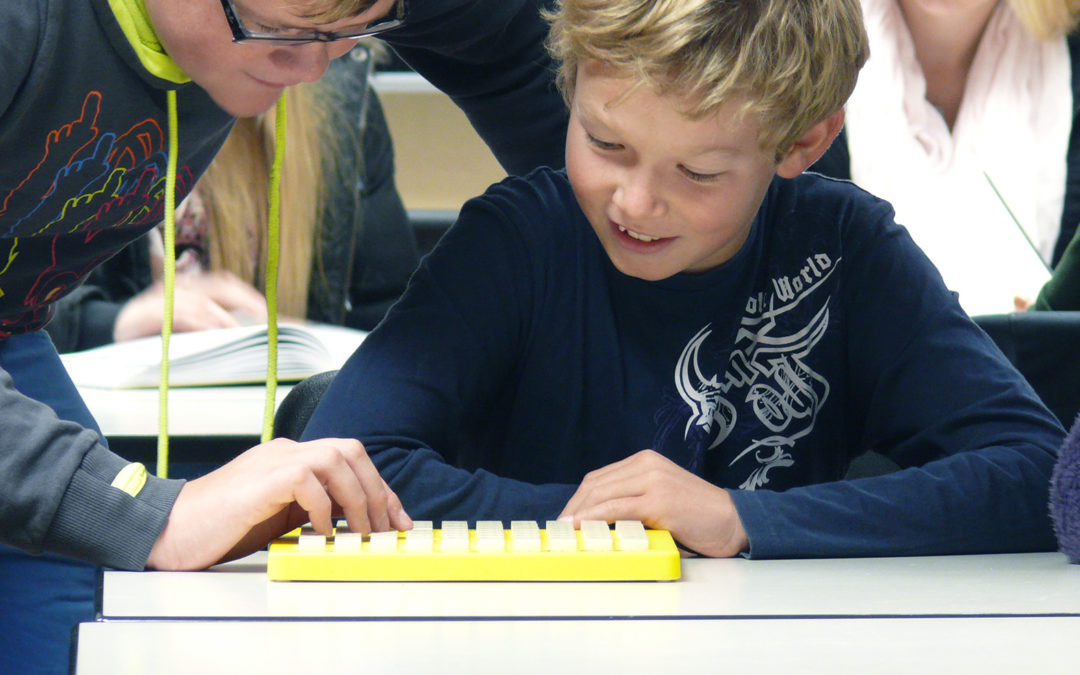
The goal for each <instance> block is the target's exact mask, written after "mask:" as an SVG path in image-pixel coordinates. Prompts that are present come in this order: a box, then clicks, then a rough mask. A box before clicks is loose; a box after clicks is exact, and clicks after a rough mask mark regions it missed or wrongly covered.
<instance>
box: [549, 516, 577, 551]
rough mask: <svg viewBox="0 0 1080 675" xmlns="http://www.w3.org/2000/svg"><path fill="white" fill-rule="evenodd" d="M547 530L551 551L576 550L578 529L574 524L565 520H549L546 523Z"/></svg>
mask: <svg viewBox="0 0 1080 675" xmlns="http://www.w3.org/2000/svg"><path fill="white" fill-rule="evenodd" d="M544 529H546V530H547V536H548V550H549V551H576V550H577V531H576V530H574V524H573V523H571V522H569V521H565V520H549V521H547V523H545V524H544Z"/></svg>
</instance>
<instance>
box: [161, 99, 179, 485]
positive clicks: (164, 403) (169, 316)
mask: <svg viewBox="0 0 1080 675" xmlns="http://www.w3.org/2000/svg"><path fill="white" fill-rule="evenodd" d="M166 104H167V107H168V111H169V158H168V162H167V165H166V167H167V168H166V170H165V228H164V229H165V232H164V237H163V239H164V245H165V265H164V277H165V278H164V286H165V306H164V309H163V312H162V318H161V377H160V379H159V380H158V445H157V475H158V476H160V477H161V478H168V477H169V338H170V337H171V336H172V326H173V292H174V290H175V284H176V236H175V228H176V155H177V154H178V146H179V139H178V138H177V136H178V131H177V126H178V125H177V121H176V91H174V90H172V89H170V90H169V91H168V92H167V93H166Z"/></svg>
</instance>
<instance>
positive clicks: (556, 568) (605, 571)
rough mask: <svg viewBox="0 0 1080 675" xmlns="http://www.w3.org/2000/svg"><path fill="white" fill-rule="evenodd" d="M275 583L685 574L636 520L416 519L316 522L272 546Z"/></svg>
mask: <svg viewBox="0 0 1080 675" xmlns="http://www.w3.org/2000/svg"><path fill="white" fill-rule="evenodd" d="M266 571H267V575H268V576H269V577H270V579H271V580H273V581H664V580H671V579H678V578H679V576H680V565H679V551H678V549H677V548H676V547H675V541H674V540H673V539H672V538H671V533H669V532H668V531H667V530H647V529H645V528H644V527H643V526H642V524H641V523H640V522H638V521H619V522H617V523H615V527H614V528H612V527H609V526H608V524H607V523H605V522H602V521H585V522H583V523H582V524H581V529H574V527H573V526H572V525H571V524H570V523H565V522H560V521H548V522H547V523H546V524H545V527H543V528H541V527H540V526H539V524H538V523H536V522H535V521H513V522H511V523H510V527H509V528H507V529H504V528H503V523H502V522H501V521H478V522H477V523H476V527H475V528H469V527H468V523H467V522H465V521H444V522H443V523H442V527H441V529H437V528H434V527H433V524H432V523H431V522H430V521H418V522H416V523H414V526H413V529H412V530H409V531H407V532H394V531H391V532H373V533H371V534H370V535H368V536H363V535H361V534H360V533H358V532H350V531H349V529H348V526H347V525H346V524H345V522H344V521H339V522H338V524H337V527H336V528H335V529H334V534H333V535H332V536H330V537H324V536H322V535H319V534H317V533H316V532H315V531H314V530H313V529H311V528H310V527H304V528H301V529H298V530H295V531H293V532H291V533H289V534H288V535H286V536H285V537H282V538H281V539H278V540H276V541H274V542H272V543H271V544H270V553H269V557H268V560H267V567H266Z"/></svg>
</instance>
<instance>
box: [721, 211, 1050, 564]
mask: <svg viewBox="0 0 1080 675" xmlns="http://www.w3.org/2000/svg"><path fill="white" fill-rule="evenodd" d="M844 265H845V267H846V268H847V276H846V281H845V285H846V286H847V287H848V288H849V290H848V291H846V292H845V293H843V294H842V295H841V296H839V297H840V298H841V303H840V304H839V306H837V307H836V308H834V309H833V313H834V314H835V315H837V316H843V317H845V319H844V320H845V321H846V322H847V324H848V329H847V336H846V340H848V342H849V346H848V352H849V353H848V360H849V363H848V365H847V370H848V373H849V379H850V383H849V385H848V386H849V388H850V396H849V397H848V400H847V401H845V402H844V404H843V405H844V406H845V410H846V415H847V416H848V418H849V420H850V421H849V425H857V427H853V428H856V429H857V433H858V438H859V440H860V441H861V443H860V445H861V446H862V447H867V448H870V449H873V450H876V451H878V452H880V453H882V454H885V455H886V456H888V457H889V458H891V459H892V460H893V461H895V462H896V463H897V464H898V465H899V466H900V467H901V470H899V471H897V472H894V473H890V474H886V475H884V476H878V477H872V478H862V479H857V480H848V481H837V482H831V483H823V484H818V485H812V486H806V487H801V488H795V489H792V490H788V491H786V492H772V491H766V490H758V491H755V492H746V491H733V492H732V497H733V499H734V501H735V505H736V508H737V510H738V513H739V516H740V518H741V519H742V522H743V524H744V526H745V527H746V531H747V533H748V535H749V538H750V554H751V555H752V556H753V557H817V556H821V557H839V556H861V555H936V554H947V553H984V552H1006V551H1031V550H1050V549H1052V548H1053V547H1054V535H1053V532H1052V529H1051V526H1050V518H1049V513H1048V507H1047V500H1048V486H1049V477H1050V472H1051V470H1052V467H1053V464H1054V460H1055V455H1056V451H1057V448H1058V447H1059V445H1060V443H1061V440H1062V437H1063V435H1064V430H1063V429H1062V428H1061V425H1060V424H1059V423H1058V421H1057V420H1056V418H1054V417H1053V415H1052V414H1051V413H1050V411H1049V410H1047V409H1046V407H1045V406H1044V405H1043V404H1042V403H1041V401H1039V399H1038V397H1037V396H1036V394H1035V392H1034V391H1033V390H1032V389H1031V387H1030V385H1028V383H1027V382H1026V381H1025V380H1024V379H1023V377H1022V376H1021V375H1020V373H1019V372H1017V371H1016V370H1015V369H1014V368H1013V367H1012V366H1011V364H1010V363H1009V362H1008V361H1007V360H1006V359H1005V357H1004V356H1003V355H1002V354H1001V352H1000V350H998V349H997V348H996V346H995V345H994V344H993V342H992V341H990V339H989V338H988V337H986V335H985V334H983V333H982V331H981V330H979V328H978V327H977V326H976V325H975V324H974V323H973V322H972V321H971V320H970V319H969V318H968V317H967V316H966V315H965V314H964V313H963V311H962V310H961V309H960V307H959V305H958V303H957V302H956V300H955V298H953V297H952V295H951V294H950V293H949V292H948V290H947V289H946V288H945V286H944V284H943V283H942V281H941V277H940V275H938V273H937V272H936V270H935V269H934V268H933V266H932V264H931V263H930V261H929V260H928V259H926V257H925V255H923V254H922V252H921V251H919V250H918V248H917V247H916V246H915V244H914V243H913V242H912V241H911V240H910V238H909V237H908V236H907V235H906V234H904V233H902V232H900V231H898V230H895V229H894V232H893V234H892V235H891V236H890V237H888V238H885V239H883V240H881V241H877V242H876V243H874V242H871V243H869V244H867V245H864V246H861V247H858V248H856V249H854V250H851V249H849V250H847V251H845V255H844Z"/></svg>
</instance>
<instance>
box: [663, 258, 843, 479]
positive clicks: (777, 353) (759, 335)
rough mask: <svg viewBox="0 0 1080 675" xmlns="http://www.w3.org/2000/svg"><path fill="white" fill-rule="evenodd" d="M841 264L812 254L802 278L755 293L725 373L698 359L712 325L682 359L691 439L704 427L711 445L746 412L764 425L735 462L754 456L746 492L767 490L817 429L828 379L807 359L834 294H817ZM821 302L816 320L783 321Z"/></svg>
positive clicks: (678, 376)
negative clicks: (708, 370) (773, 473)
mask: <svg viewBox="0 0 1080 675" xmlns="http://www.w3.org/2000/svg"><path fill="white" fill-rule="evenodd" d="M836 262H839V260H838V261H836ZM835 269H836V266H835V264H834V263H833V261H832V260H831V259H830V258H829V257H828V256H827V255H825V254H818V255H815V256H812V257H810V258H807V265H806V266H804V267H803V268H802V269H801V270H800V273H799V274H798V275H796V276H794V277H788V276H784V277H777V278H774V279H772V280H771V282H772V287H773V290H772V291H771V292H762V293H758V294H757V295H756V296H754V297H752V298H750V300H749V301H748V302H747V305H746V314H745V315H744V316H743V317H742V319H741V320H740V325H739V328H738V330H737V333H736V336H735V340H734V345H733V348H732V350H731V354H730V356H729V358H728V363H727V369H726V370H725V372H723V373H722V374H721V373H717V374H714V375H712V376H711V377H707V376H706V375H705V373H703V372H702V369H701V365H700V362H699V353H700V351H701V347H702V344H704V343H705V341H706V340H707V339H708V338H709V336H710V335H711V334H712V328H711V326H712V324H707V325H705V326H704V327H703V328H702V329H701V330H699V331H698V332H697V334H696V335H694V337H693V338H691V339H690V341H689V342H688V343H687V345H686V347H684V348H683V351H682V354H681V355H680V356H679V360H678V363H677V364H676V366H675V387H676V389H677V390H678V392H679V396H680V397H681V398H682V400H683V402H684V403H685V404H686V405H687V406H688V407H689V408H690V415H689V418H688V419H687V421H686V427H685V428H684V430H683V438H684V439H685V440H689V439H690V436H691V431H696V432H697V433H696V434H694V435H700V434H701V433H702V432H704V434H705V436H706V437H707V438H712V441H711V442H710V443H709V444H708V447H707V448H706V449H707V450H711V449H713V448H715V447H716V446H718V445H720V443H722V442H723V441H724V440H725V439H726V438H728V436H729V435H730V434H731V432H732V430H733V429H734V428H735V425H736V424H737V423H738V417H739V410H740V409H743V410H747V409H749V411H751V412H752V414H753V419H752V420H748V421H747V423H749V424H751V425H753V428H754V429H758V430H760V437H758V438H752V440H749V441H748V442H747V445H746V446H745V447H744V448H742V449H741V450H739V451H738V452H737V453H736V454H735V457H734V458H733V459H732V460H731V462H730V463H729V466H734V465H735V464H736V463H737V462H739V461H740V460H743V459H744V458H748V457H749V458H752V459H753V460H754V463H753V464H750V465H748V467H747V469H746V475H747V477H746V479H745V480H744V481H743V482H742V484H741V485H739V488H740V489H744V490H753V489H755V488H758V487H761V486H763V485H765V484H767V483H768V482H769V477H768V473H769V471H770V470H772V469H774V468H777V467H786V466H791V465H792V464H794V461H795V460H794V457H793V456H792V454H791V452H789V450H790V449H791V448H792V447H793V446H794V444H795V441H796V440H797V439H799V438H802V437H803V436H806V435H807V434H809V433H810V432H811V431H813V428H814V421H815V419H816V418H817V414H818V411H819V410H821V406H822V405H823V404H824V403H825V400H826V399H827V398H828V395H829V383H828V382H827V381H826V380H825V378H823V377H822V376H821V375H819V374H818V373H816V372H814V370H813V369H812V368H811V367H810V366H808V365H807V362H806V361H807V358H806V357H807V356H808V355H809V354H810V352H811V351H813V349H814V346H815V345H817V343H818V341H819V340H820V339H821V336H822V335H823V334H824V333H825V331H826V329H827V328H828V325H829V296H828V295H825V296H823V297H817V298H814V297H813V292H814V290H815V289H817V288H818V287H819V286H820V285H821V284H822V283H823V282H824V281H825V280H826V279H828V278H829V276H830V275H831V274H832V272H833V271H834V270H835ZM815 301H817V302H819V303H820V308H817V310H816V311H815V312H813V314H812V318H810V319H809V321H807V322H805V323H804V324H801V325H796V326H791V325H790V324H791V322H790V321H786V322H785V321H783V319H784V315H785V314H787V313H788V312H790V311H791V310H793V309H794V308H796V307H797V306H798V305H800V303H803V302H807V303H812V302H815ZM801 314H802V315H804V316H805V315H806V312H805V311H804V312H801ZM778 327H779V328H778ZM740 473H741V472H740Z"/></svg>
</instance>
